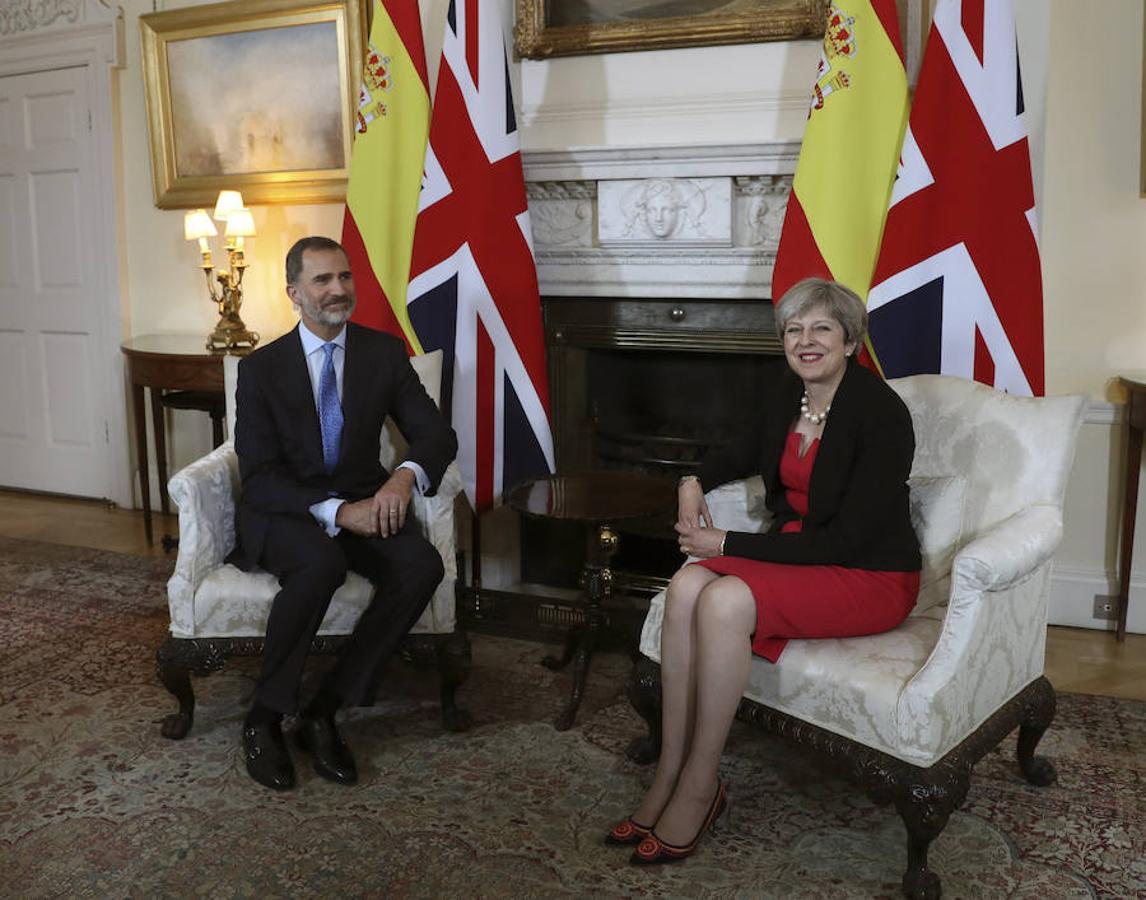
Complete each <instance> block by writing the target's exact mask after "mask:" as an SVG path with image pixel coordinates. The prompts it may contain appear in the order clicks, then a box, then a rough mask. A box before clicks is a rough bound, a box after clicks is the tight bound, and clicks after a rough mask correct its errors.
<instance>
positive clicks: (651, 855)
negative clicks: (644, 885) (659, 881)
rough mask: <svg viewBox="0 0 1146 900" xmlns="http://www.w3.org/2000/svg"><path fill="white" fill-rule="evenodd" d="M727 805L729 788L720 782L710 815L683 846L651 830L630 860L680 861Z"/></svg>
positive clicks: (646, 862) (641, 863)
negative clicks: (671, 842)
mask: <svg viewBox="0 0 1146 900" xmlns="http://www.w3.org/2000/svg"><path fill="white" fill-rule="evenodd" d="M727 807H728V790H727V789H726V788H725V787H724V785H723V784H718V785H717V786H716V796H715V797H713V798H712V805H711V806H710V807H709V808H708V815H706V816H705V817H704V821H703V822H702V823H701V825H700V830H699V831H697V833H696V836H695V837H694V838H693V839H692V840H691V841H689V842H688V843H687V844H685V845H684V846H683V847H678V846H676V845H675V844H666V843H665V842H664V841H662V840H661V839H660V838H659V837H657V834H656V832H655V831H650V832H649V836H648V837H646V838H645V839H644V840H643V841H641V842H640V843H639V844H638V845H637V849H636V850H634V851H633V855H632V856H631V857H629V862H631V863H633V864H634V865H637V866H656V865H660V864H661V863H672V862H680V861H681V860H682V859H684V858H685V857H688V856H691V855H692V852H693V851H694V850H695V849H696V845H697V843H698V842H699V841H700V839H701V837H703V836H704V833H705V832H706V831H708V829H709V828H711V827H712V826H713V824H714V823H715V822H716V820H717V819H719V818H720V817H721V815H723V813H724V810H725V809H726V808H727Z"/></svg>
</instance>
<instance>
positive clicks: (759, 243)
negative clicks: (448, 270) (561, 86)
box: [522, 141, 800, 299]
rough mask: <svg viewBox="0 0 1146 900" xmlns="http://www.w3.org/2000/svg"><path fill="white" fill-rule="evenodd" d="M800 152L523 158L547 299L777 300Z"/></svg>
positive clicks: (752, 149) (569, 153) (553, 153)
mask: <svg viewBox="0 0 1146 900" xmlns="http://www.w3.org/2000/svg"><path fill="white" fill-rule="evenodd" d="M799 152H800V142H799V141H770V142H766V143H758V144H731V145H721V146H718V145H699V144H697V145H674V146H660V147H625V148H580V149H576V148H575V149H570V150H534V151H527V152H525V153H523V155H522V156H523V164H524V168H525V182H526V191H527V194H528V197H529V211H530V219H531V223H532V229H533V248H534V253H535V255H536V259H537V273H538V278H539V281H540V286H541V295H542V296H543V297H546V296H577V297H611V298H624V297H632V298H638V297H656V298H677V297H679V298H690V299H709V298H711V299H746V298H761V299H763V298H767V297H770V296H771V283H772V267H773V264H774V261H775V257H776V246H777V243H778V241H779V238H780V228H781V225H782V224H783V221H784V211H785V209H786V206H787V199H788V193H789V191H790V190H791V187H792V174H793V172H795V169H796V160H797V157H798V156H799Z"/></svg>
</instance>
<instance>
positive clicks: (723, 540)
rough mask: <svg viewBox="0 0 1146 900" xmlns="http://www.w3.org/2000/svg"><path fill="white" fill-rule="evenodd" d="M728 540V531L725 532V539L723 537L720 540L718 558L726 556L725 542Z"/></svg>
mask: <svg viewBox="0 0 1146 900" xmlns="http://www.w3.org/2000/svg"><path fill="white" fill-rule="evenodd" d="M726 540H728V532H727V531H726V532H724V537H722V538H721V539H720V552H719V553H718V554H717V556H724V542H725V541H726Z"/></svg>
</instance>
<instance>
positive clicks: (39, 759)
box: [0, 538, 1146, 898]
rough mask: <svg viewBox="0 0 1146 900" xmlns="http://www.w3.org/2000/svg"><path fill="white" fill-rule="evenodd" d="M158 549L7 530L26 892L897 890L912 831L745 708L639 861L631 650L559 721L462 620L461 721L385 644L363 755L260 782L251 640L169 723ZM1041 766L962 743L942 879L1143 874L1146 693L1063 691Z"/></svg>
mask: <svg viewBox="0 0 1146 900" xmlns="http://www.w3.org/2000/svg"><path fill="white" fill-rule="evenodd" d="M169 570H170V562H169V561H166V560H154V559H142V558H136V557H129V556H122V555H117V554H111V553H105V552H101V551H90V550H77V549H74V548H63V547H55V546H50V545H46V544H39V543H32V542H25V541H15V540H10V539H3V538H0V604H2V610H3V613H2V615H0V646H2V647H3V648H4V649H3V654H2V656H0V872H2V873H3V875H2V877H0V894H2V895H4V896H11V897H20V898H31V897H111V896H118V897H167V896H171V897H183V896H190V895H201V896H210V897H213V898H216V897H245V896H291V897H333V896H386V897H435V898H438V897H531V896H536V897H540V896H545V897H582V896H604V897H615V896H626V897H629V896H631V897H637V896H668V897H784V898H789V897H808V898H841V897H896V896H899V893H900V889H899V882H900V877H901V874H902V870H903V868H904V865H905V859H906V857H905V849H904V843H905V837H904V831H903V828H902V825H901V824H900V822H899V819H898V818H897V817H896V815H895V814H894V812H893V811H892V810H890V809H887V808H881V807H877V806H875V805H874V804H872V802H871V801H869V800H868V799H867V798H866V796H865V795H863V794H862V793H861V792H859V791H858V790H857V789H856V788H855V787H854V786H852V785H851V784H850V783H849V782H847V781H845V780H843V779H841V778H839V777H838V776H837V775H836V774H835V773H834V772H833V771H832V770H830V769H829V768H827V767H826V764H824V763H821V762H818V761H817V760H815V759H811V758H806V757H804V756H801V755H797V754H793V753H792V752H791V751H790V748H788V747H786V745H785V744H783V743H782V742H780V741H778V740H776V739H772V738H767V737H762V736H760V735H758V734H756V733H753V732H751V731H749V730H748V729H747V728H744V727H741V726H739V725H738V726H736V728H735V729H734V732H733V735H732V738H731V740H730V744H729V749H728V752H727V754H726V758H725V771H724V776H725V777H726V778H727V779H728V781H729V783H730V796H731V801H732V806H731V813H730V815H729V816H728V817H727V819H726V821H725V823H724V827H723V828H722V829H721V830H720V831H718V832H716V833H715V834H714V835H712V836H711V837H710V838H709V839H708V840H706V842H705V844H704V846H703V848H702V850H701V851H700V852H699V853H698V854H697V855H696V856H694V857H693V858H691V859H690V860H688V861H687V862H685V863H683V864H681V865H677V866H670V867H665V868H661V869H659V870H657V871H647V870H644V869H637V868H634V867H631V866H629V865H628V864H627V862H626V854H625V852H624V851H621V850H616V849H610V848H606V847H604V846H603V845H602V843H601V837H602V835H603V833H604V832H605V830H606V829H607V828H608V826H609V825H611V824H612V823H613V821H614V820H617V819H619V818H620V817H622V816H623V815H624V814H626V813H627V812H628V811H630V809H631V808H632V807H633V806H634V804H635V803H636V802H637V800H638V798H639V797H640V795H641V793H642V790H643V788H644V786H645V785H646V784H647V783H648V780H649V779H650V778H651V770H650V769H647V768H642V767H639V766H636V765H633V764H632V763H630V762H628V761H627V760H626V759H625V757H624V754H623V748H624V746H625V744H626V743H627V741H628V740H629V738H631V737H632V736H633V735H635V734H637V733H639V731H640V720H639V719H638V718H637V717H636V715H635V714H634V713H633V712H632V710H631V709H630V708H629V706H628V704H627V703H626V702H625V700H624V687H625V679H626V675H627V672H628V668H629V661H628V660H627V659H626V658H624V657H620V656H615V655H602V656H599V657H596V658H595V659H594V661H593V665H592V669H591V679H590V685H589V689H588V691H587V696H586V699H585V702H584V705H583V706H582V711H581V714H580V716H579V718H578V724H577V726H576V727H575V728H574V729H573V730H571V731H568V732H565V733H559V732H557V731H554V730H553V728H552V727H551V726H550V724H549V723H550V721H551V720H552V718H553V716H554V715H555V714H556V712H557V711H558V710H559V709H560V708H561V705H562V702H563V700H564V698H565V696H566V692H567V691H568V686H569V675H568V674H567V673H551V672H549V671H548V670H546V669H544V668H542V667H540V666H539V665H538V664H537V661H538V659H539V658H540V656H541V655H542V654H543V653H544V652H546V650H547V649H548V648H544V647H542V646H540V645H536V644H531V643H527V642H522V641H512V640H505V639H495V638H490V637H486V636H482V635H475V636H474V637H473V645H474V672H473V675H472V676H471V678H470V680H469V681H468V682H467V684H466V686H465V688H464V691H463V695H462V700H463V701H464V705H465V706H466V707H467V708H469V709H470V710H471V711H472V712H473V714H474V716H475V720H476V724H475V727H474V729H473V730H472V731H470V732H469V733H467V734H460V735H455V734H446V733H444V732H443V731H442V730H441V727H440V724H439V719H438V708H437V703H436V697H435V694H436V683H435V682H436V679H435V678H433V677H429V678H427V677H426V676H425V675H424V674H419V673H415V672H412V671H410V670H408V669H406V668H405V667H404V666H402V665H401V664H397V665H395V666H394V667H393V670H392V672H391V673H390V675H389V677H388V678H387V681H386V684H385V687H384V689H383V695H382V696H381V697H380V699H379V702H378V704H377V705H376V706H374V707H372V708H370V709H364V710H358V711H355V712H354V713H353V714H352V715H351V716H350V717H349V722H348V724H347V726H346V728H345V733H346V734H347V736H348V739H349V740H350V742H351V745H352V746H353V747H354V748H355V750H356V754H357V757H358V760H359V764H360V768H361V769H362V781H361V783H360V784H359V785H358V786H357V787H354V788H349V789H348V788H340V787H337V786H334V785H331V784H328V783H326V782H324V781H322V780H321V779H319V778H318V777H317V776H315V775H313V774H312V773H311V772H310V771H309V769H305V768H303V767H302V766H300V770H299V775H300V781H301V784H300V785H299V787H298V789H296V790H295V791H293V792H291V793H288V794H285V795H279V794H272V793H270V792H268V791H266V790H264V789H262V788H260V787H258V786H257V785H255V784H254V783H253V782H251V781H250V779H249V778H248V777H247V776H246V774H245V772H244V770H243V763H242V758H241V756H240V753H239V748H238V732H239V723H240V720H241V716H242V712H243V710H244V709H245V707H246V705H247V703H248V701H249V697H250V694H251V690H252V686H253V678H254V676H255V669H254V664H253V662H252V661H250V660H241V661H234V662H232V663H231V664H229V665H228V666H227V667H226V668H225V669H224V670H223V671H222V672H219V673H217V674H215V675H213V676H211V677H210V678H207V679H197V680H196V682H195V684H196V689H197V696H198V700H199V705H198V709H197V717H196V722H195V725H194V728H193V729H192V731H191V733H190V735H189V736H188V737H187V738H186V739H185V740H183V741H178V742H176V741H168V740H164V739H163V738H162V737H160V735H159V729H158V725H157V724H156V722H157V720H158V719H160V718H161V717H162V716H163V715H164V714H165V713H168V712H171V711H173V710H174V708H175V707H174V701H173V699H172V698H171V697H170V696H169V695H168V694H167V693H166V692H165V691H164V690H163V688H162V687H161V686H160V685H159V683H158V681H157V679H156V677H155V672H154V665H153V659H154V651H155V648H156V647H157V646H158V645H159V643H160V642H161V641H162V640H163V638H164V636H165V630H166V601H165V593H164V583H165V580H166V578H167V575H168V573H169ZM1041 750H1042V752H1044V753H1046V754H1047V755H1049V756H1051V757H1052V758H1053V759H1054V760H1055V762H1056V764H1057V765H1058V771H1059V782H1058V783H1057V784H1056V785H1053V786H1052V787H1050V788H1043V789H1039V788H1034V787H1031V786H1030V785H1028V784H1026V782H1024V781H1023V780H1022V779H1021V778H1020V777H1019V776H1018V774H1017V772H1016V768H1015V765H1014V745H1013V740H1008V741H1006V742H1005V744H1004V746H1003V747H1002V748H1000V749H999V750H997V751H996V752H995V753H993V754H991V755H990V756H988V757H987V758H986V759H984V760H983V761H982V762H981V763H980V765H979V766H978V767H977V768H976V771H975V778H974V781H973V784H972V787H971V792H970V796H969V798H968V801H967V803H966V804H965V805H964V807H963V809H962V810H960V811H959V812H957V813H956V814H955V815H954V816H953V817H952V820H951V822H950V824H949V825H948V827H947V829H946V831H945V832H944V833H943V835H942V836H941V837H940V838H939V840H938V841H937V842H936V843H935V844H934V845H933V846H932V851H931V863H932V866H933V868H935V869H936V870H937V871H938V872H939V874H940V875H941V877H942V878H943V887H944V892H945V895H946V896H948V897H1016V898H1027V897H1030V898H1035V897H1038V898H1059V897H1079V898H1085V897H1094V896H1101V897H1133V896H1146V827H1144V826H1146V704H1143V703H1138V702H1132V701H1118V700H1109V699H1103V698H1098V697H1089V696H1081V695H1070V694H1064V695H1060V698H1059V713H1058V717H1057V719H1056V721H1055V724H1054V725H1053V726H1052V729H1051V731H1050V732H1049V733H1048V735H1047V737H1046V738H1044V740H1043V744H1042V747H1041Z"/></svg>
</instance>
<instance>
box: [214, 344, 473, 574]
mask: <svg viewBox="0 0 1146 900" xmlns="http://www.w3.org/2000/svg"><path fill="white" fill-rule="evenodd" d="M301 327H302V325H301V324H300V325H299V326H297V327H296V328H295V329H294V330H293V331H290V332H288V333H287V334H285V335H283V336H282V337H281V338H279V339H278V340H275V341H272V342H271V343H270V344H267V345H266V346H264V347H260V348H259V349H258V350H256V351H255V352H254V353H252V354H251V355H250V356H248V357H246V358H245V359H243V360H241V361H240V363H239V383H238V387H237V389H236V392H235V394H236V396H235V399H236V406H235V452H236V453H237V454H238V457H239V476H240V478H241V481H242V490H241V494H240V497H239V505H238V508H237V510H236V514H235V534H236V539H237V546H236V548H235V552H234V553H233V554H232V555H231V561H232V562H234V563H236V564H237V565H239V566H240V567H241V568H244V569H249V568H252V567H253V566H254V565H255V564H256V563H257V562H258V559H259V557H260V555H261V554H262V550H263V544H264V542H265V540H266V532H267V526H268V525H269V523H270V518H271V517H272V516H293V517H295V518H299V519H308V520H310V521H314V519H313V517H312V516H311V514H310V507H311V506H313V505H314V504H315V503H319V502H321V501H322V500H326V499H327V498H329V497H332V496H338V497H342V498H344V499H346V500H350V501H354V500H361V499H362V498H364V497H369V496H371V495H373V493H374V492H375V491H377V490H378V488H379V487H381V486H382V484H383V483H384V482H385V481H386V479H387V478H389V477H390V473H389V472H387V471H386V469H385V468H383V466H382V463H381V461H380V460H379V454H380V452H381V446H380V441H379V437H380V435H381V432H382V423H383V422H384V421H385V419H386V417H387V416H391V417H393V419H394V421H395V422H396V423H397V425H398V428H399V429H400V430H401V432H402V435H403V436H404V437H405V438H406V441H407V442H408V443H409V445H410V449H409V452H408V453H407V456H406V458H407V459H408V460H411V461H413V462H416V463H418V464H419V465H420V466H421V467H422V468H423V469H424V470H425V472H426V476H427V477H428V478H429V480H430V485H431V487H430V493H433V492H434V491H436V490H437V488H438V484H439V482H440V481H441V479H442V475H443V473H444V472H445V470H446V466H448V465H449V464H450V461H451V460H452V459H453V458H454V455H455V454H456V453H457V448H458V442H457V438H456V437H455V435H454V432H453V429H452V428H450V426H449V425H448V424H446V421H445V419H444V418H443V417H442V415H441V413H440V412H439V411H438V408H437V407H436V406H435V405H434V402H433V400H431V399H430V397H429V395H428V394H427V393H426V391H425V389H424V388H423V387H422V384H421V382H420V381H419V380H418V376H417V374H416V373H415V372H414V370H413V368H412V367H411V366H410V361H409V359H408V358H407V356H406V349H405V347H404V345H403V344H402V342H401V340H399V339H398V338H396V337H394V336H392V335H388V334H383V333H382V332H380V331H374V330H373V329H370V328H364V327H362V326H360V325H356V324H354V323H349V324H348V325H347V326H346V360H345V367H344V369H343V374H342V411H343V426H342V442H341V445H340V448H339V457H338V463H337V465H336V466H335V469H334V471H333V472H332V473H330V474H329V475H328V474H327V472H326V467H325V465H324V463H323V459H322V434H321V431H320V430H319V423H318V411H317V410H316V409H315V402H314V390H313V389H312V387H311V384H310V374H309V372H308V370H307V366H306V357H305V356H304V355H303V349H302V340H301V338H300V337H299V333H298V329H299V328H301Z"/></svg>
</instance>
